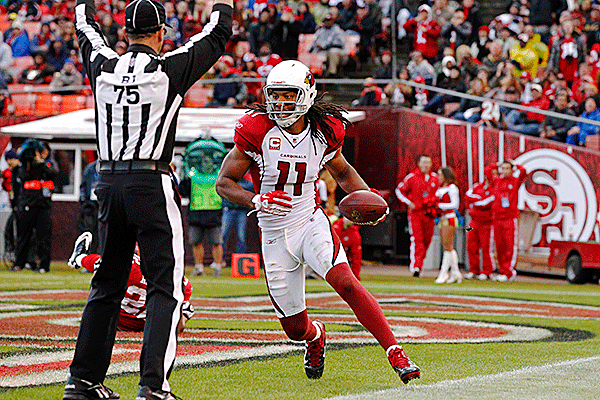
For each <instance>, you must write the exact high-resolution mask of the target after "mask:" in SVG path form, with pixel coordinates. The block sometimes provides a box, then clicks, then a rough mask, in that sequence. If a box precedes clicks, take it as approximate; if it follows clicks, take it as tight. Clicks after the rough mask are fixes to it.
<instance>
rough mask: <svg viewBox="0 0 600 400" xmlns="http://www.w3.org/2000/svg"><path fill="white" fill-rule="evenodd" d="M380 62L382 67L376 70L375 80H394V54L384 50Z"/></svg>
mask: <svg viewBox="0 0 600 400" xmlns="http://www.w3.org/2000/svg"><path fill="white" fill-rule="evenodd" d="M380 60H381V61H380V65H379V67H377V69H376V70H375V73H374V74H373V78H375V79H392V73H393V72H392V52H391V51H389V50H383V51H382V52H381V57H380ZM382 87H383V86H382Z"/></svg>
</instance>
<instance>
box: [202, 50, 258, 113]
mask: <svg viewBox="0 0 600 400" xmlns="http://www.w3.org/2000/svg"><path fill="white" fill-rule="evenodd" d="M215 69H216V70H217V71H219V74H218V75H217V76H215V79H236V78H240V76H239V75H238V74H237V73H236V70H235V69H233V57H231V56H230V55H223V56H221V58H220V59H219V61H217V63H216V64H215ZM247 97H248V89H247V88H246V85H244V84H243V83H242V82H240V81H238V80H237V79H236V80H235V81H234V82H217V83H215V84H214V86H213V99H212V101H210V102H209V103H207V104H206V107H221V106H235V105H242V104H246V102H247Z"/></svg>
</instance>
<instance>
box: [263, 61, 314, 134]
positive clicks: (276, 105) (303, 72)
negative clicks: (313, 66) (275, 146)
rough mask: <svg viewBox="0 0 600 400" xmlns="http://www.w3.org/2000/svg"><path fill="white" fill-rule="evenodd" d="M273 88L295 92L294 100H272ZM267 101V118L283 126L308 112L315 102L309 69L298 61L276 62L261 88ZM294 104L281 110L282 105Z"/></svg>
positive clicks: (312, 81)
mask: <svg viewBox="0 0 600 400" xmlns="http://www.w3.org/2000/svg"><path fill="white" fill-rule="evenodd" d="M275 90H289V91H294V92H297V93H298V94H297V96H296V101H281V100H274V99H273V97H272V93H273V91H275ZM263 92H264V94H265V99H266V103H267V113H268V115H269V118H270V119H272V120H274V121H276V122H277V124H278V125H280V126H281V127H283V128H287V127H289V126H291V125H292V124H293V123H294V122H296V121H298V119H299V118H300V117H301V116H302V115H304V114H306V113H307V112H308V109H309V108H310V107H311V106H312V105H313V103H314V102H315V97H317V87H316V85H315V78H314V76H313V74H312V73H311V72H310V69H308V68H307V67H306V65H304V64H302V63H301V62H300V61H296V60H287V61H282V62H280V63H279V64H277V65H276V66H275V67H273V69H272V70H271V72H269V76H268V77H267V84H266V85H265V87H264V88H263ZM289 104H295V107H294V109H293V110H290V111H287V110H283V107H284V106H286V105H289Z"/></svg>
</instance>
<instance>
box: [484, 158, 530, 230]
mask: <svg viewBox="0 0 600 400" xmlns="http://www.w3.org/2000/svg"><path fill="white" fill-rule="evenodd" d="M515 167H516V168H517V169H518V170H519V176H518V177H515V176H514V175H511V176H509V177H506V178H503V177H501V176H500V175H497V176H496V175H494V174H493V173H492V171H494V170H495V169H497V168H498V166H497V165H496V164H490V165H488V166H487V167H485V176H486V177H487V179H488V181H490V182H491V187H492V193H493V194H494V202H493V203H492V213H493V216H494V219H495V220H505V219H511V218H519V209H518V208H517V205H518V202H519V187H520V186H521V184H522V183H523V181H524V180H525V178H526V177H527V171H525V168H524V167H523V166H522V165H515Z"/></svg>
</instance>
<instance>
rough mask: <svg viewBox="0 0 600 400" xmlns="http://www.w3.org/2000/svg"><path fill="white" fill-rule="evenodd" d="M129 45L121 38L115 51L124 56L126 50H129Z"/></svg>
mask: <svg viewBox="0 0 600 400" xmlns="http://www.w3.org/2000/svg"><path fill="white" fill-rule="evenodd" d="M128 47H129V46H128V45H127V43H125V42H123V41H122V40H119V41H118V42H117V43H116V44H115V52H116V53H117V54H118V55H120V56H122V55H123V54H125V52H126V51H127V48H128Z"/></svg>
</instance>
